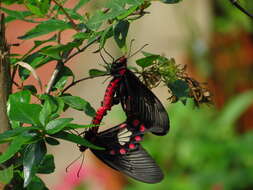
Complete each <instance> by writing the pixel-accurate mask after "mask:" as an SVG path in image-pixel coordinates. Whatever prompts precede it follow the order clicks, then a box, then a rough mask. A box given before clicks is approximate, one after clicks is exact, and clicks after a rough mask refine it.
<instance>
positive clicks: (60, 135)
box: [51, 131, 104, 150]
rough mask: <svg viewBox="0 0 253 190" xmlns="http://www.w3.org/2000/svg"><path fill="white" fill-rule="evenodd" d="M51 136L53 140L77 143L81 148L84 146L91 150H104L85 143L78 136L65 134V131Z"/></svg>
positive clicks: (85, 141) (84, 140)
mask: <svg viewBox="0 0 253 190" xmlns="http://www.w3.org/2000/svg"><path fill="white" fill-rule="evenodd" d="M51 136H52V137H55V138H59V139H63V140H67V141H70V142H74V143H77V144H80V145H83V146H86V147H89V148H92V149H96V150H104V148H102V147H99V146H96V145H94V144H92V143H90V142H89V141H87V140H86V139H84V138H82V137H80V136H78V135H74V134H70V133H67V132H65V131H61V132H59V133H56V134H54V135H51Z"/></svg>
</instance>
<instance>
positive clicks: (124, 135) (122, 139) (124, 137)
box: [117, 128, 133, 145]
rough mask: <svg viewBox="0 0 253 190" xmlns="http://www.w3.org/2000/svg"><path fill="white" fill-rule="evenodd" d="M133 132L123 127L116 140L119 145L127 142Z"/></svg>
mask: <svg viewBox="0 0 253 190" xmlns="http://www.w3.org/2000/svg"><path fill="white" fill-rule="evenodd" d="M132 134H133V133H132V132H131V131H128V130H127V128H124V129H123V130H121V131H120V132H119V133H118V134H117V137H118V141H119V144H120V145H124V144H126V143H127V142H129V141H130V137H131V135H132Z"/></svg>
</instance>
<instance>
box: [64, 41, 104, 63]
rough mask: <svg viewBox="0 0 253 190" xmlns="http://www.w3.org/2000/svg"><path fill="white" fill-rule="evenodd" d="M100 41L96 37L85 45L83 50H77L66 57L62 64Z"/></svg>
mask: <svg viewBox="0 0 253 190" xmlns="http://www.w3.org/2000/svg"><path fill="white" fill-rule="evenodd" d="M99 39H100V36H97V37H96V38H95V39H94V40H93V41H91V42H89V43H88V44H87V45H85V46H84V47H83V48H81V49H78V51H77V52H75V53H73V54H72V55H70V56H68V58H66V59H65V60H64V61H63V63H66V62H68V61H69V60H70V59H72V58H73V57H75V56H76V55H78V54H79V53H82V52H83V51H85V50H86V49H87V48H88V47H90V46H91V45H92V44H93V43H95V42H96V41H98V40H99Z"/></svg>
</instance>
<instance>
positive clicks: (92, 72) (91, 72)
mask: <svg viewBox="0 0 253 190" xmlns="http://www.w3.org/2000/svg"><path fill="white" fill-rule="evenodd" d="M105 74H107V71H101V70H98V69H90V70H89V75H90V76H91V77H97V76H101V75H105Z"/></svg>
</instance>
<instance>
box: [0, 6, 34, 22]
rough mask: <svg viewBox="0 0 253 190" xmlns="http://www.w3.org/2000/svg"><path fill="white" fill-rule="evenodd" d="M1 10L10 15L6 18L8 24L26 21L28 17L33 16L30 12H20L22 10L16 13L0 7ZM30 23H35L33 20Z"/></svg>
mask: <svg viewBox="0 0 253 190" xmlns="http://www.w3.org/2000/svg"><path fill="white" fill-rule="evenodd" d="M0 10H2V11H3V12H5V13H6V14H7V15H8V17H7V18H6V20H7V21H8V22H10V21H13V20H26V19H25V18H26V17H28V16H31V15H32V13H31V12H30V11H20V10H18V11H15V10H11V9H7V8H4V7H0ZM26 21H27V20H26ZM29 21H30V22H33V21H32V20H29Z"/></svg>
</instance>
